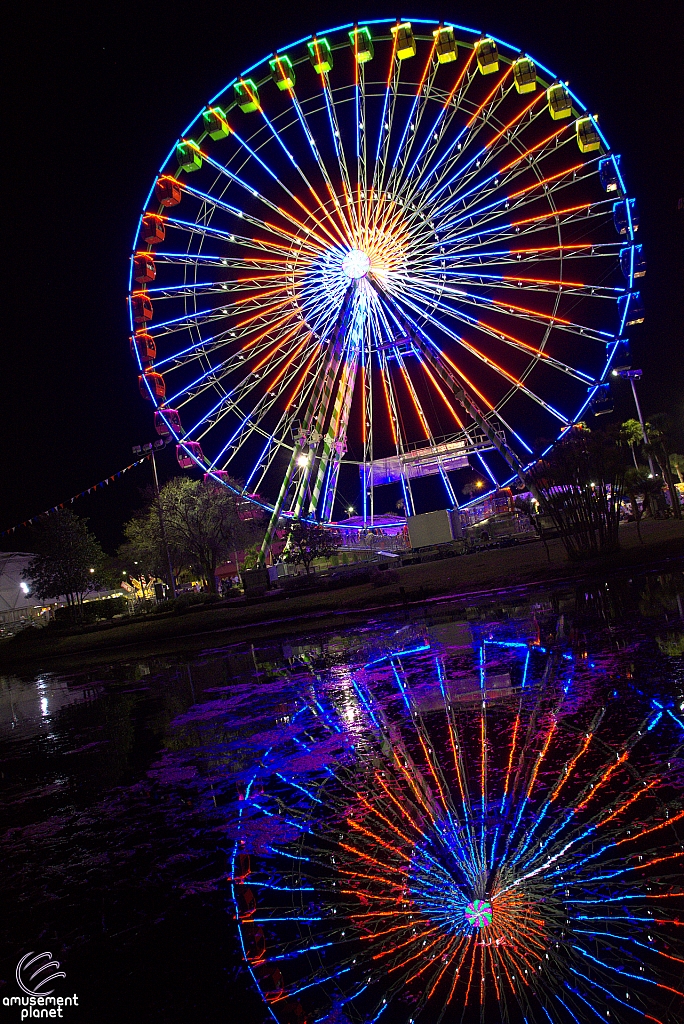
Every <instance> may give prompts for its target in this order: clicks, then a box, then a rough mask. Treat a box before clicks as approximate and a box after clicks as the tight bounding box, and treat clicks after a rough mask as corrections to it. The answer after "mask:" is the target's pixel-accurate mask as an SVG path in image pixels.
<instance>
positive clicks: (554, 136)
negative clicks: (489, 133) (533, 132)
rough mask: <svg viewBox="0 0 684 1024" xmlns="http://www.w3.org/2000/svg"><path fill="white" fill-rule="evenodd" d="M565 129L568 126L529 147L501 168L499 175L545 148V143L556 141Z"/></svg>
mask: <svg viewBox="0 0 684 1024" xmlns="http://www.w3.org/2000/svg"><path fill="white" fill-rule="evenodd" d="M567 127H568V126H567V125H566V124H564V125H563V127H562V128H559V129H558V131H555V132H552V133H551V134H550V135H547V136H546V138H545V139H542V140H541V142H537V143H536V144H535V145H534V146H530V148H529V149H526V150H525V152H524V153H521V154H520V156H516V157H515V159H514V160H511V162H510V163H509V164H506V166H505V167H502V168H501V170H500V171H499V174H504V173H505V172H506V171H510V169H511V167H515V165H516V164H519V163H520V161H521V160H524V159H525V158H526V157H528V156H530V155H531V154H532V153H536V152H537V150H538V149H541V148H542V146H545V145H546V143H547V142H552V141H553V140H554V139H557V138H558V136H559V135H562V134H563V132H564V131H565V130H566V128H567Z"/></svg>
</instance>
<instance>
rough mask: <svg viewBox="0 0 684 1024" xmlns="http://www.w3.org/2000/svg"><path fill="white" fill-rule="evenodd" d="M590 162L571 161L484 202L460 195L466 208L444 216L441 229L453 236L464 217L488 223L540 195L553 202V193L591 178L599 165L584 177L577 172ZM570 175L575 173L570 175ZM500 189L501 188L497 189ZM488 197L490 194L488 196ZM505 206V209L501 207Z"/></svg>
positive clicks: (476, 223) (473, 222) (474, 224)
mask: <svg viewBox="0 0 684 1024" xmlns="http://www.w3.org/2000/svg"><path fill="white" fill-rule="evenodd" d="M585 167H586V165H585V164H584V163H582V162H579V163H576V164H573V165H571V166H570V167H567V168H565V169H564V170H562V171H557V172H556V173H555V174H551V175H549V176H548V177H546V178H541V179H539V180H537V181H534V182H532V184H531V185H526V186H525V187H524V188H521V189H518V190H517V191H514V192H508V193H506V194H504V195H501V194H498V195H497V197H496V198H495V199H492V200H491V201H490V202H488V203H486V204H484V205H483V206H479V207H478V206H477V200H473V201H472V202H471V203H470V204H468V203H466V202H465V201H464V197H463V199H459V200H458V203H459V205H460V203H461V202H463V206H462V208H460V209H459V210H458V214H457V215H456V216H452V219H446V218H445V219H443V220H440V226H441V230H442V231H443V232H445V235H446V236H449V234H450V233H451V231H453V229H454V228H455V227H457V226H458V225H459V224H461V223H462V222H463V221H468V222H469V224H468V227H469V228H474V227H477V226H479V225H480V224H483V223H487V221H488V220H491V219H492V218H496V217H499V216H504V215H505V213H508V211H509V210H510V211H511V213H510V214H509V216H510V215H511V214H514V213H515V212H516V210H518V209H520V208H521V207H524V206H526V205H527V204H528V203H532V202H535V201H536V200H539V199H546V200H548V202H549V203H551V202H552V197H553V196H555V195H556V193H558V192H562V191H563V190H564V189H567V188H572V186H573V185H576V184H578V183H581V182H582V181H584V180H585V179H587V178H590V177H591V176H592V174H593V173H595V168H592V169H591V170H589V172H588V173H586V174H583V175H582V176H581V177H578V176H577V172H578V171H580V170H583V169H584V168H585ZM569 175H572V177H570V178H569ZM496 191H497V192H499V190H498V189H497V190H496ZM487 198H488V197H487ZM453 205H454V204H451V203H450V204H449V206H447V207H443V208H442V209H441V210H440V213H441V214H444V213H446V211H447V210H448V209H450V208H451V207H452V206H453ZM500 207H503V209H498V208H500Z"/></svg>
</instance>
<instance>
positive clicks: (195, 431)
mask: <svg viewBox="0 0 684 1024" xmlns="http://www.w3.org/2000/svg"><path fill="white" fill-rule="evenodd" d="M299 351H301V348H300V349H299ZM296 354H299V353H298V352H297V353H295V355H296ZM293 358H294V357H293ZM290 365H291V363H290V364H288V365H286V367H285V371H287V370H288V369H289V367H290ZM295 372H296V368H295V370H294V371H293V373H292V375H294V373H295ZM284 376H287V372H285V373H284ZM255 383H256V382H253V383H247V384H246V385H245V386H239V387H238V388H236V389H235V390H234V391H232V392H229V393H228V394H227V395H224V396H223V397H222V398H221V399H220V400H219V401H218V402H217V403H215V405H214V406H213V408H212V409H210V410H209V412H208V413H207V414H206V415H204V416H203V417H202V418H201V419H200V420H198V421H197V422H196V423H195V425H194V426H193V427H191V428H190V429H189V430H188V431H187V432H186V435H185V436H186V437H188V438H192V439H193V440H197V441H201V440H202V439H203V438H204V437H205V436H206V435H207V434H208V433H209V432H210V431H211V430H212V429H213V428H214V427H215V426H216V425H217V424H218V423H219V422H220V421H221V420H222V419H224V418H225V417H226V416H227V415H229V414H233V413H234V414H236V415H237V416H238V417H241V422H240V425H239V426H238V428H237V430H236V432H235V433H234V434H233V435H232V437H231V438H229V440H228V442H227V443H226V445H225V446H224V447H223V448H222V449H221V451H220V452H219V454H218V455H217V456H216V458H215V459H214V464H215V463H216V462H218V461H219V460H220V459H221V458H222V457H223V456H224V454H225V452H226V451H227V450H228V449H229V448H230V446H231V445H232V444H233V441H234V439H235V437H237V436H238V435H240V436H241V441H244V440H246V438H247V437H248V436H249V434H250V433H251V432H252V430H259V429H260V423H261V420H262V419H263V418H264V417H265V416H266V414H267V413H268V412H270V410H271V408H272V407H273V406H274V405H275V404H276V402H277V400H278V396H277V394H274V393H272V392H270V391H266V392H264V393H263V394H261V395H260V396H259V397H258V399H257V402H256V403H255V405H254V406H253V407H252V409H251V410H250V411H249V412H248V413H246V414H245V413H244V412H243V411H242V409H243V403H244V401H245V399H246V398H247V397H248V396H249V395H250V394H251V392H252V391H253V390H254V386H255ZM248 426H249V427H250V429H249V430H247V427H248Z"/></svg>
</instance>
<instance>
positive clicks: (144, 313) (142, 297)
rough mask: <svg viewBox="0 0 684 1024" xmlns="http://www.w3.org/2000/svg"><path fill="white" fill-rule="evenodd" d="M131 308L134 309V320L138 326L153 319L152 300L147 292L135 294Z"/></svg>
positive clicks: (132, 296)
mask: <svg viewBox="0 0 684 1024" xmlns="http://www.w3.org/2000/svg"><path fill="white" fill-rule="evenodd" d="M131 306H132V307H133V320H134V321H135V323H136V324H143V323H145V322H146V321H147V320H151V319H152V300H151V299H150V297H149V295H146V294H145V292H133V294H132V295H131Z"/></svg>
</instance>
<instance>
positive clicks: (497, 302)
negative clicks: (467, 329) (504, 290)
mask: <svg viewBox="0 0 684 1024" xmlns="http://www.w3.org/2000/svg"><path fill="white" fill-rule="evenodd" d="M412 285H413V288H412V290H411V292H410V294H411V295H413V296H414V297H415V298H416V299H417V300H421V301H423V302H426V304H427V303H428V302H429V301H430V299H429V298H428V297H426V294H425V293H427V296H430V295H434V294H438V295H447V296H449V297H451V298H455V299H458V301H459V302H462V303H464V304H465V305H472V306H478V307H479V306H484V307H485V308H486V309H488V310H490V311H492V310H494V311H495V312H497V313H501V314H504V315H506V316H515V317H516V318H518V319H520V320H530V321H531V322H533V323H539V322H546V323H548V324H549V325H551V326H556V325H558V326H561V325H562V326H565V327H571V328H574V329H575V330H577V331H580V330H588V329H585V328H583V327H582V325H580V324H573V323H572V321H571V320H567V319H565V318H564V317H560V316H558V315H557V314H556V313H542V312H540V311H537V310H534V309H529V308H527V307H526V306H518V305H515V304H513V303H512V302H511V301H510V300H508V299H506V300H503V299H493V298H490V297H489V296H484V295H476V294H474V293H473V292H466V291H463V290H461V289H460V288H452V287H451V286H449V285H445V284H442V283H438V284H433V283H432V282H429V281H424V280H420V279H413V281H412ZM393 294H395V293H393ZM442 308H444V310H445V311H446V312H448V313H450V314H451V315H453V316H454V317H455V318H456V319H463V320H464V321H465V322H468V323H471V322H472V319H471V318H470V317H468V316H467V314H464V313H462V312H461V311H460V310H459V309H456V308H455V307H453V306H446V305H443V306H442Z"/></svg>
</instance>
